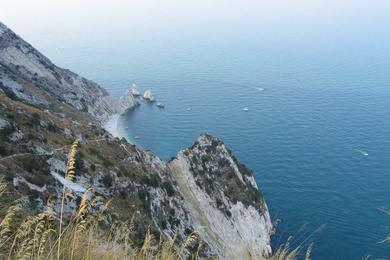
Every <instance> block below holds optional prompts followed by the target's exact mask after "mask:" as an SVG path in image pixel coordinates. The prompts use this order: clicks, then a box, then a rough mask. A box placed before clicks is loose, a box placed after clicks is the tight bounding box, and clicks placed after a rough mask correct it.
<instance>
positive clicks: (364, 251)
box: [4, 1, 390, 259]
mask: <svg viewBox="0 0 390 260" xmlns="http://www.w3.org/2000/svg"><path fill="white" fill-rule="evenodd" d="M245 2H246V3H247V2H248V1H245ZM362 2H364V1H362ZM372 2H375V3H377V4H378V3H379V2H381V3H382V4H383V6H380V5H378V6H377V7H376V9H370V8H360V9H358V11H357V10H355V9H357V7H356V8H349V9H347V8H346V9H340V10H332V8H328V9H325V10H324V12H325V13H326V14H325V15H324V16H322V17H321V18H318V16H321V15H320V14H322V13H321V10H316V12H314V13H309V12H304V10H303V11H302V10H301V11H302V12H298V11H297V12H296V14H294V15H292V14H289V15H288V16H287V17H283V16H282V15H283V14H285V13H282V14H280V13H279V15H280V16H277V17H273V16H271V15H270V16H269V17H273V18H272V19H271V18H269V17H268V16H267V17H268V18H269V19H265V18H264V17H260V18H259V17H257V16H256V15H255V12H249V9H250V8H248V10H247V12H248V13H247V14H245V15H242V16H241V17H235V16H233V15H234V14H235V13H234V12H233V11H230V12H228V14H226V15H227V16H228V15H232V16H231V17H230V18H231V19H227V18H226V19H225V18H224V19H222V18H221V17H224V16H223V15H221V17H216V18H215V17H211V18H210V17H209V16H208V18H204V17H203V16H201V15H199V16H197V17H196V19H195V20H194V21H196V22H197V23H195V22H194V23H193V24H192V25H193V27H190V26H189V24H191V23H190V22H189V21H187V20H186V23H183V24H182V23H180V21H179V20H180V19H184V20H185V19H186V18H185V17H184V16H185V15H183V17H180V19H179V18H177V17H176V18H175V16H173V15H167V17H166V20H164V21H168V22H166V23H162V24H160V25H158V26H157V25H153V24H154V21H153V18H151V17H147V18H145V17H144V19H143V20H142V21H148V22H145V23H146V25H145V27H146V29H145V30H142V28H141V29H140V27H137V26H141V25H140V24H137V23H136V22H135V23H136V25H137V26H131V24H130V23H129V24H130V25H129V24H126V26H124V25H123V24H125V23H124V22H123V21H122V24H121V25H118V28H117V27H116V26H110V27H107V28H101V27H99V28H95V29H96V30H94V29H91V28H92V27H91V26H89V27H88V26H84V27H83V26H81V27H80V28H79V29H75V28H74V27H69V28H68V27H58V28H51V29H50V28H49V29H47V30H36V29H34V30H30V31H28V30H26V31H25V38H26V39H27V40H29V41H30V42H32V43H33V44H34V45H35V46H36V47H38V49H40V50H41V51H42V52H44V53H46V54H47V55H48V56H49V57H50V58H52V59H53V60H54V62H56V63H57V64H59V65H61V66H64V67H66V68H70V69H72V70H74V71H76V72H78V73H80V74H82V75H83V76H86V77H88V78H90V79H92V80H95V81H97V82H98V83H100V84H101V85H103V86H104V87H106V88H107V89H108V90H109V92H110V93H111V94H113V95H115V96H120V95H121V94H122V93H123V91H124V90H125V89H126V88H128V87H130V86H131V84H132V83H133V82H135V83H136V84H137V85H138V86H139V88H140V89H141V90H146V89H151V90H152V91H153V93H154V95H155V96H156V98H157V100H158V101H162V102H164V103H165V104H166V107H165V108H164V109H159V108H157V107H156V106H155V105H150V104H147V103H143V104H142V105H141V106H140V107H139V108H137V109H136V110H135V111H133V112H131V113H129V114H127V115H125V116H124V117H123V118H122V124H123V127H128V129H127V130H126V129H123V133H124V135H125V136H126V137H127V138H128V139H129V140H131V141H133V142H135V143H136V144H138V145H140V146H142V147H144V148H146V149H151V150H153V151H154V152H155V153H156V154H157V155H159V156H161V157H162V158H164V159H169V158H170V157H172V156H174V155H175V154H176V153H177V151H179V150H180V149H183V148H185V147H188V146H190V145H191V144H192V143H193V142H194V141H195V139H196V138H197V136H198V135H199V134H200V133H202V132H209V133H212V134H214V135H216V136H218V137H219V138H221V139H222V140H223V141H224V142H225V143H226V144H227V145H228V146H229V147H230V148H231V149H232V150H233V152H234V153H235V154H236V155H237V157H238V158H239V160H241V161H242V162H244V163H245V164H246V165H247V166H248V167H249V168H251V169H252V170H253V172H254V174H255V177H256V180H257V183H258V184H259V186H260V188H261V190H262V191H263V192H264V194H265V198H266V200H267V203H268V205H269V208H270V211H271V215H272V217H273V219H274V220H275V221H277V222H278V226H277V232H276V234H275V236H274V238H273V245H274V247H277V246H278V245H280V244H281V243H283V242H285V241H286V240H287V238H288V236H289V235H293V236H294V237H295V239H294V241H295V242H294V243H293V244H294V245H298V244H300V243H303V244H306V245H307V243H308V242H311V241H313V240H314V242H315V244H314V248H313V258H314V259H361V258H362V257H364V256H367V255H372V258H370V259H375V258H381V259H382V258H384V259H390V243H379V242H380V241H381V240H383V239H385V238H386V236H387V235H390V216H388V215H386V214H385V213H384V212H382V211H381V209H382V208H386V207H390V30H389V24H390V18H389V16H388V15H387V14H388V11H390V8H389V5H388V4H384V2H383V1H372ZM367 3H368V1H367ZM370 3H371V2H370ZM386 8H387V9H386ZM245 10H246V9H245ZM294 10H295V9H294ZM386 10H387V11H386ZM285 12H286V13H288V11H285ZM354 12H356V13H354ZM209 13H210V12H206V15H209ZM317 13H318V14H317ZM202 17H203V18H202ZM302 17H303V18H302ZM149 18H150V19H149ZM214 18H215V23H213V20H212V19H214ZM148 19H149V20H148ZM170 19H173V20H170ZM175 19H176V20H175ZM284 19H286V20H284ZM102 20H104V19H102ZM124 20H126V19H124ZM4 22H5V23H7V21H4ZM99 23H102V21H100V20H99ZM151 24H152V25H151ZM207 24H208V25H209V26H206V25H207ZM20 33H21V34H22V32H20ZM245 107H247V108H248V111H243V108H245ZM135 137H138V138H135ZM318 229H321V230H320V231H319V232H316V230H318ZM313 232H314V234H313ZM308 237H309V238H308Z"/></svg>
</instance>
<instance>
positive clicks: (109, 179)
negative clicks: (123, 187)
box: [102, 174, 113, 188]
mask: <svg viewBox="0 0 390 260" xmlns="http://www.w3.org/2000/svg"><path fill="white" fill-rule="evenodd" d="M112 181H113V180H112V177H111V175H108V174H106V175H104V176H103V178H102V182H103V184H104V186H105V187H106V188H109V187H111V186H112Z"/></svg>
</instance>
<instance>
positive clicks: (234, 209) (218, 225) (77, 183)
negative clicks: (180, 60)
mask: <svg viewBox="0 0 390 260" xmlns="http://www.w3.org/2000/svg"><path fill="white" fill-rule="evenodd" d="M0 83H1V84H0V175H1V176H2V177H4V178H6V180H7V181H8V182H9V186H10V187H11V189H12V192H13V194H14V196H15V197H16V198H20V199H21V205H23V207H25V208H26V209H27V210H28V211H29V212H31V213H34V212H37V211H40V210H43V209H45V208H46V205H47V203H48V202H49V201H51V202H52V203H53V206H54V209H55V210H56V211H58V210H59V207H60V194H61V191H62V185H63V183H65V184H66V185H67V186H68V187H69V188H70V189H71V190H72V192H71V193H72V196H71V197H69V198H67V202H66V212H67V214H71V213H72V211H73V210H74V209H75V207H76V206H77V204H78V203H79V202H80V197H81V195H82V193H83V192H84V191H85V190H86V189H87V188H92V195H91V197H93V198H94V201H95V205H94V209H95V210H97V211H105V212H106V213H108V214H109V216H110V218H109V219H108V223H107V225H112V224H115V223H116V222H123V221H131V222H132V224H133V227H134V228H133V230H131V234H130V235H131V238H132V240H133V241H135V242H138V243H141V242H142V239H143V236H144V234H145V233H146V231H147V229H148V228H149V227H150V228H151V231H152V233H154V234H155V235H156V236H157V237H158V236H159V235H161V236H162V237H163V238H164V239H172V238H173V237H175V236H177V242H178V243H180V242H182V241H184V240H185V239H186V238H187V237H188V235H190V234H191V233H192V232H194V231H196V232H197V234H198V237H199V238H198V239H199V241H196V242H194V243H192V244H188V245H187V246H186V248H185V250H184V251H183V253H182V254H183V255H184V256H188V255H189V254H190V253H191V252H192V251H193V250H197V248H198V245H199V244H200V242H201V244H202V247H201V248H200V255H201V257H203V258H210V257H217V258H221V259H261V258H265V257H266V256H268V255H269V254H270V252H271V248H270V233H271V230H272V225H271V222H270V217H269V212H268V209H267V205H266V203H265V201H264V198H263V197H262V194H261V193H260V191H259V190H258V188H257V185H256V183H255V181H254V179H253V176H252V173H251V172H250V171H249V170H248V169H247V168H246V167H245V166H244V165H242V164H241V163H239V162H238V161H237V159H236V158H235V157H234V155H233V154H232V152H231V151H230V150H229V149H228V148H226V146H225V145H224V144H223V142H222V141H220V140H218V139H217V138H215V137H213V136H211V135H208V134H203V135H201V136H200V137H199V138H198V140H197V141H196V142H195V144H194V145H193V146H192V147H191V148H188V149H186V150H184V151H181V152H179V153H178V154H177V156H176V157H175V158H173V159H172V160H171V161H169V162H166V161H162V160H160V159H159V158H158V157H157V156H155V155H154V154H153V153H151V152H149V151H145V150H142V149H140V148H138V147H137V146H135V145H132V144H129V143H127V142H126V140H124V139H121V140H120V139H118V138H114V137H113V136H111V135H110V134H109V133H108V132H106V131H105V130H104V129H103V128H101V127H100V122H102V121H104V120H106V119H107V118H108V117H109V116H110V115H112V114H114V113H120V112H122V111H124V110H125V109H127V108H128V107H129V106H130V105H134V103H132V102H133V100H132V96H131V95H128V94H127V95H125V96H124V97H123V98H122V99H121V100H120V101H115V100H114V99H113V98H111V97H110V96H109V95H108V94H107V92H106V91H105V90H104V89H102V88H101V87H100V86H98V85H97V84H96V83H93V82H91V81H88V80H86V79H84V78H81V77H80V76H78V75H76V74H74V73H72V72H70V71H67V70H64V69H61V68H58V67H56V66H55V65H53V64H52V63H51V62H50V61H49V60H48V59H47V58H45V57H44V56H43V55H41V54H40V53H38V52H37V51H36V50H35V49H33V48H32V47H31V46H30V45H29V44H27V43H26V42H24V41H23V40H22V39H20V38H19V37H18V36H16V35H15V34H14V33H13V32H12V31H10V30H9V29H8V28H6V27H5V26H4V25H2V24H1V23H0ZM75 139H80V140H81V148H80V151H79V153H78V156H77V169H76V173H77V176H76V178H75V180H74V181H72V182H71V181H67V180H64V178H63V176H64V173H65V171H66V160H67V153H68V151H69V146H70V143H72V142H73V141H74V140H75ZM108 200H111V206H110V207H109V208H106V207H105V206H104V205H105V203H106V202H107V201H108Z"/></svg>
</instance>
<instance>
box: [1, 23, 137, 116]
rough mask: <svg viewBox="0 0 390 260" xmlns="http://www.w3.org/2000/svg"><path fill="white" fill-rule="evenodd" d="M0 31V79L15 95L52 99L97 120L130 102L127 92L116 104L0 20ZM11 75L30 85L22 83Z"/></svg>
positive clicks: (42, 102)
mask: <svg viewBox="0 0 390 260" xmlns="http://www.w3.org/2000/svg"><path fill="white" fill-rule="evenodd" d="M0 33H1V36H0V83H1V84H2V87H7V88H8V89H9V90H11V91H13V92H14V93H15V94H16V95H17V96H18V97H19V98H21V99H24V100H28V101H29V102H32V103H35V104H38V105H43V106H47V105H48V104H49V103H51V102H52V100H53V99H56V100H59V101H61V102H64V103H66V104H69V105H71V106H72V107H74V108H76V109H78V110H79V111H83V112H88V113H89V114H90V115H92V116H93V117H94V118H96V119H97V120H98V121H101V122H104V121H106V120H107V119H108V118H109V116H111V115H112V114H116V113H121V112H123V111H124V110H125V109H128V108H129V107H131V106H133V105H134V100H132V97H130V96H126V98H125V99H124V100H122V102H120V104H119V105H118V102H117V101H116V100H115V99H113V98H112V97H111V96H110V95H109V94H108V93H107V91H106V90H105V89H103V88H102V87H100V86H99V85H98V84H96V83H94V82H92V81H90V80H87V79H85V78H83V77H80V76H79V75H77V74H75V73H73V72H71V71H69V70H66V69H62V68H59V67H57V66H56V65H54V64H53V63H52V62H51V61H50V60H49V59H48V58H46V57H45V56H44V55H42V54H41V53H40V52H38V51H37V50H36V49H35V48H33V47H32V46H31V45H30V44H28V43H27V42H25V41H24V40H23V39H21V38H20V37H19V36H18V35H16V34H15V33H14V32H12V31H11V30H10V29H8V28H7V27H6V26H5V25H4V24H2V23H1V22H0ZM12 75H17V76H18V77H19V78H20V80H25V81H30V82H33V83H34V85H33V86H22V84H20V80H16V79H15V77H13V76H12Z"/></svg>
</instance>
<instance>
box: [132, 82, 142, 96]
mask: <svg viewBox="0 0 390 260" xmlns="http://www.w3.org/2000/svg"><path fill="white" fill-rule="evenodd" d="M130 91H131V94H132V95H133V96H135V97H138V96H139V95H141V92H140V91H139V89H138V87H137V85H136V84H133V86H132V87H131V89H130Z"/></svg>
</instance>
